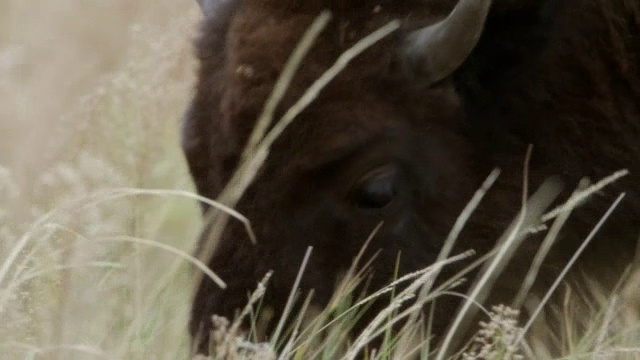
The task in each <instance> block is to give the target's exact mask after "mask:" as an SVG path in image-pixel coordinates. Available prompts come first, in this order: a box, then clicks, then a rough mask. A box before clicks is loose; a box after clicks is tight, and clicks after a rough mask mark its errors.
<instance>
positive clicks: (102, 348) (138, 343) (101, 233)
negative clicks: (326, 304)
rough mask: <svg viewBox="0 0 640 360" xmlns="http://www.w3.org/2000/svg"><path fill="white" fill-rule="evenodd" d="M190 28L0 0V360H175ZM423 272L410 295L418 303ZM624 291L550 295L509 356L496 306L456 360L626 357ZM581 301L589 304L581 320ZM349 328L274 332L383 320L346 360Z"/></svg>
mask: <svg viewBox="0 0 640 360" xmlns="http://www.w3.org/2000/svg"><path fill="white" fill-rule="evenodd" d="M198 16H199V12H198V10H197V9H196V5H195V2H187V3H184V2H176V1H173V0H172V1H169V0H154V1H151V0H139V1H135V2H132V1H127V0H112V1H98V0H94V1H83V2H81V1H72V0H57V1H48V2H42V1H40V2H35V1H32V0H26V1H25V0H22V1H18V0H5V1H3V2H2V3H0V358H2V359H5V358H6V359H22V358H25V359H32V358H35V359H94V358H95V359H186V358H188V357H189V356H188V350H189V344H188V337H187V334H186V330H185V329H186V321H187V313H188V307H189V296H190V291H191V286H192V284H191V283H192V280H191V270H192V267H191V266H190V264H189V263H190V262H191V261H192V260H190V259H188V258H187V255H186V254H189V253H190V252H191V251H192V248H193V246H194V239H195V237H196V234H197V232H198V231H199V227H200V221H199V216H198V215H199V214H198V213H199V211H198V208H197V204H196V203H195V201H194V200H193V199H190V198H189V195H188V194H187V193H186V192H183V190H185V189H186V190H190V189H191V188H192V185H191V182H190V179H189V178H188V175H187V172H186V168H185V165H184V161H183V159H182V155H181V153H180V150H179V146H178V142H179V140H178V134H179V119H180V116H181V114H182V111H183V109H184V107H185V104H186V101H187V99H188V97H189V95H190V92H191V90H190V89H191V84H192V82H193V73H194V63H193V59H192V57H191V44H190V40H191V38H192V36H193V33H194V30H195V24H196V22H197V19H198ZM149 189H173V190H174V191H153V190H149ZM431 270H433V269H431ZM433 275H434V273H433V272H430V271H425V272H422V273H418V274H414V276H413V277H411V278H407V279H406V281H407V282H408V283H412V285H410V286H409V288H410V289H412V290H414V291H417V290H418V289H419V288H420V287H421V285H423V284H429V283H430V281H431V280H432V279H433ZM632 280H633V279H632ZM633 281H635V285H634V283H633ZM633 281H630V284H631V285H629V286H627V287H623V288H621V290H620V291H619V293H618V294H617V295H616V296H614V297H609V296H608V294H602V293H601V292H599V290H598V289H597V287H595V286H589V282H588V281H584V282H583V283H582V285H581V286H579V287H576V288H568V287H567V288H562V287H561V288H560V289H561V291H564V293H565V297H566V299H567V301H566V302H565V305H564V307H563V308H560V309H551V310H550V311H548V313H547V314H546V316H548V317H553V316H555V317H557V318H560V319H562V322H563V323H564V324H565V325H566V326H563V327H560V328H559V329H554V330H556V331H555V332H551V331H549V329H548V328H546V327H545V326H544V325H543V324H540V323H538V324H535V325H534V327H533V328H532V333H533V334H534V335H533V336H532V337H530V338H528V340H527V344H528V345H527V346H521V345H518V344H516V343H517V340H518V338H519V336H520V331H521V327H522V326H524V324H518V323H517V322H516V320H514V317H515V315H516V313H514V311H513V310H511V309H510V308H506V307H495V308H493V309H492V310H491V312H489V311H487V314H488V315H489V321H487V322H486V323H483V324H482V325H480V327H479V330H478V335H477V336H476V338H475V339H474V341H473V343H472V344H470V345H469V346H468V347H467V348H466V349H465V350H464V353H462V352H461V354H459V355H460V356H461V357H462V358H464V359H515V358H518V356H516V355H519V356H528V357H533V358H549V357H550V355H549V354H548V353H547V351H548V349H549V348H556V349H560V350H561V352H562V353H563V354H567V355H568V358H576V359H577V358H606V359H609V358H616V359H617V358H629V359H638V358H640V355H639V354H640V350H639V349H638V344H639V343H640V329H639V324H640V322H639V320H638V317H637V315H638V313H637V310H638V309H640V305H639V304H638V300H637V299H638V298H639V297H640V294H638V293H637V292H638V288H640V285H639V284H640V273H638V274H636V275H635V280H633ZM585 284H586V285H585ZM266 286H268V284H266ZM352 286H353V284H352V283H349V282H348V281H347V282H345V283H344V289H349V288H351V287H352ZM571 289H573V290H571ZM388 290H389V291H391V290H392V288H389V289H388ZM260 291H261V289H258V291H257V293H256V301H259V300H258V299H259V296H260ZM345 291H346V292H348V291H347V290H345ZM443 291H448V289H435V290H434V291H433V292H432V293H431V294H432V295H434V296H435V295H437V294H438V292H443ZM410 297H411V294H410V293H399V294H397V297H396V299H397V300H398V302H397V303H395V304H393V305H392V307H391V308H390V309H389V313H388V314H383V315H389V316H393V315H394V314H397V311H396V310H397V308H395V307H394V306H397V305H398V304H399V303H400V302H402V301H404V300H407V299H409V298H410ZM345 298H346V297H344V296H343V297H342V298H340V297H338V298H337V299H336V301H335V303H333V304H332V305H331V314H333V315H332V316H334V319H335V314H336V313H340V312H341V311H344V310H345V309H346V308H347V306H348V305H346V304H345V301H348V299H345ZM422 299H423V300H425V301H427V300H430V298H429V297H426V298H422ZM577 299H583V300H584V299H588V301H587V303H588V304H589V305H588V306H582V307H578V306H577V305H575V304H578V303H580V302H581V301H577ZM250 310H252V309H250V308H248V310H247V311H249V313H250V312H251V311H250ZM324 315H327V313H325V314H324ZM328 316H329V315H327V317H324V316H320V317H319V319H321V320H322V319H324V321H328V320H327V318H328ZM353 316H354V312H351V313H349V314H347V315H345V316H343V317H340V318H338V319H337V320H334V321H333V323H332V325H331V326H329V330H328V331H325V332H324V337H323V338H322V339H321V338H319V337H317V336H315V337H314V336H312V335H313V334H316V333H321V331H320V327H321V326H322V324H320V323H316V324H315V325H312V326H311V327H310V328H308V329H306V330H305V329H304V328H303V327H300V328H298V329H297V330H294V331H293V334H291V333H288V332H286V331H284V332H283V335H287V336H283V337H282V338H281V339H279V340H280V341H279V344H281V346H280V347H279V348H278V352H279V353H280V354H283V356H285V357H286V358H300V359H303V358H314V357H317V356H322V357H323V358H326V359H332V358H336V357H337V356H338V354H339V353H344V354H345V355H346V356H351V355H354V354H355V353H356V350H358V349H359V348H361V347H363V346H364V345H366V342H367V340H368V339H369V338H370V336H369V335H372V334H375V333H377V332H381V333H383V334H384V333H385V330H384V329H385V328H384V324H385V323H386V321H385V319H388V318H389V316H382V315H381V323H380V324H379V325H380V327H378V328H370V329H367V331H370V333H364V334H362V336H361V337H357V338H355V339H353V342H352V343H351V346H350V347H349V345H348V344H346V343H345V336H344V334H345V331H344V329H345V328H348V327H349V324H350V322H352V319H353ZM300 319H302V317H300ZM414 320H415V319H414ZM303 323H305V322H303V321H302V320H301V321H300V322H299V324H300V326H301V325H302V324H303ZM217 324H219V326H218V328H217V330H216V333H215V334H214V336H213V338H214V340H217V342H216V343H214V344H213V347H215V348H216V350H217V351H218V354H226V356H227V357H228V358H234V357H235V356H237V355H236V354H238V353H240V354H244V355H246V356H252V357H253V358H274V357H275V353H274V351H273V348H272V347H271V346H269V345H267V344H262V343H256V342H255V341H253V342H251V341H247V339H245V338H244V337H242V336H240V340H238V341H236V340H237V338H238V336H239V335H240V334H239V333H238V332H237V329H236V328H235V327H234V325H233V324H229V323H228V322H227V321H225V320H224V319H217ZM574 325H575V326H574ZM574 327H575V328H577V329H580V331H576V330H575V329H574ZM585 328H586V330H585ZM425 331H426V330H425V329H423V328H422V327H420V326H416V325H415V324H410V326H409V327H408V328H407V329H406V331H405V332H403V334H404V335H405V336H404V337H400V338H394V337H392V336H391V335H389V334H387V339H388V340H390V341H388V344H389V345H387V347H386V348H385V347H384V346H383V348H382V349H381V350H378V351H375V352H373V353H369V355H370V356H371V357H372V358H385V357H396V358H397V357H400V354H403V353H409V352H411V351H413V350H414V349H419V350H418V351H419V352H421V353H422V355H423V358H425V357H426V356H427V355H428V354H429V349H427V348H422V349H420V345H423V340H422V339H423V338H424V335H417V336H416V334H422V333H423V332H425ZM248 340H252V339H248Z"/></svg>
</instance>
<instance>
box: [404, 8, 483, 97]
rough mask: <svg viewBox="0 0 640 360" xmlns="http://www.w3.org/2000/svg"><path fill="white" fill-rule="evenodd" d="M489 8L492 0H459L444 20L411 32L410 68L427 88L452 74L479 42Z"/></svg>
mask: <svg viewBox="0 0 640 360" xmlns="http://www.w3.org/2000/svg"><path fill="white" fill-rule="evenodd" d="M490 7H491V0H459V2H458V4H457V5H456V7H455V8H454V9H453V11H451V13H450V14H449V16H448V17H447V18H446V19H444V20H442V21H440V22H438V23H435V24H433V25H430V26H427V27H425V28H422V29H420V30H416V31H415V32H413V33H411V34H410V35H409V36H408V38H407V47H406V56H407V62H408V65H409V67H410V69H411V70H412V71H414V72H415V73H416V74H418V75H419V76H420V80H421V81H424V82H426V83H427V84H428V85H430V84H433V83H434V82H437V81H440V80H442V79H444V78H445V77H447V76H449V75H451V73H453V72H454V71H455V70H456V69H457V68H458V67H459V66H460V65H461V64H462V63H463V62H464V60H465V59H466V58H467V56H469V54H470V53H471V51H472V50H473V48H474V47H475V46H476V44H477V43H478V40H479V39H480V35H481V34H482V30H483V28H484V24H485V21H486V19H487V15H488V13H489V8H490Z"/></svg>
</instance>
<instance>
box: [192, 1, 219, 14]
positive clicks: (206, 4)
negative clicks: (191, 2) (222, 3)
mask: <svg viewBox="0 0 640 360" xmlns="http://www.w3.org/2000/svg"><path fill="white" fill-rule="evenodd" d="M196 1H197V2H198V5H200V9H201V10H202V13H203V14H204V16H210V15H211V14H212V13H213V9H214V8H215V7H216V3H217V1H216V0H196Z"/></svg>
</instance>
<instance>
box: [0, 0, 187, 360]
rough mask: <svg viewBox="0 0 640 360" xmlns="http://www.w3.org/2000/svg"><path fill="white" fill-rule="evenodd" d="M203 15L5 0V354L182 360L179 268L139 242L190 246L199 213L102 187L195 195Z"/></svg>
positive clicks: (0, 240)
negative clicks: (195, 46)
mask: <svg viewBox="0 0 640 360" xmlns="http://www.w3.org/2000/svg"><path fill="white" fill-rule="evenodd" d="M199 16H200V13H199V10H198V9H197V4H196V2H195V1H189V2H176V1H168V0H153V1H152V0H138V1H129V0H111V1H100V0H87V1H73V0H56V1H36V0H4V1H2V2H0V358H2V359H19V358H37V359H92V358H106V359H117V358H139V359H165V358H166V359H179V358H186V357H187V350H188V344H187V342H188V339H187V334H186V327H185V326H186V319H187V311H188V308H189V306H188V305H189V304H188V297H189V293H190V285H189V278H188V277H187V276H186V275H187V271H186V270H187V269H188V267H187V264H186V263H185V261H184V260H182V259H181V258H180V257H178V256H176V255H172V254H169V253H168V252H166V251H163V250H159V249H157V248H154V247H151V246H148V245H145V244H142V243H140V242H136V239H138V238H140V239H147V240H154V241H158V242H161V243H164V244H168V245H170V246H173V247H175V248H177V249H180V250H182V251H185V252H187V253H189V252H191V250H192V248H193V245H194V239H195V237H196V233H197V232H198V230H199V226H200V223H199V221H200V220H199V216H198V215H199V209H198V208H197V204H196V203H195V202H194V201H192V200H188V199H184V198H178V197H168V196H162V197H159V196H132V195H131V196H126V197H116V196H114V194H113V193H111V194H109V193H108V192H107V191H108V190H109V189H118V188H137V189H140V188H142V189H185V190H191V189H192V184H191V180H190V179H189V177H188V173H187V170H186V166H185V164H184V159H183V157H182V153H181V151H180V148H179V133H180V118H181V116H182V112H183V111H184V109H185V106H186V102H187V101H188V98H189V96H190V93H191V87H192V83H193V77H194V73H195V62H194V60H193V58H192V49H191V41H192V39H193V36H194V34H195V30H196V28H197V22H198V18H199ZM96 194H102V195H100V199H99V200H101V201H100V202H96V201H92V199H93V200H96V199H97V198H96ZM52 209H56V211H55V213H54V214H53V216H51V217H50V218H48V219H47V220H46V221H41V222H38V219H40V218H41V217H42V216H44V215H45V214H47V213H48V212H49V211H50V210H52ZM18 250H20V251H18ZM14 255H16V256H15V257H13V256H14Z"/></svg>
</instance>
